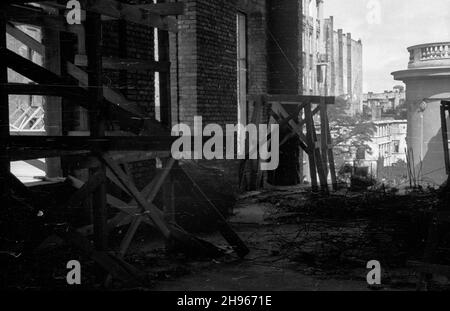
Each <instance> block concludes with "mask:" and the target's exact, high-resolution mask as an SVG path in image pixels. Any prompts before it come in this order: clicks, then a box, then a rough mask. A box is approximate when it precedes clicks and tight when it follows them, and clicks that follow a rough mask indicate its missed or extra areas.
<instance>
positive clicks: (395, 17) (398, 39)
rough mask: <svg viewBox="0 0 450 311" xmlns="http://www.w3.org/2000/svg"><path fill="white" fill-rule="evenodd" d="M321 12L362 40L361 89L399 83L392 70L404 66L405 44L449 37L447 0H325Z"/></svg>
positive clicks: (381, 88) (449, 2)
mask: <svg viewBox="0 0 450 311" xmlns="http://www.w3.org/2000/svg"><path fill="white" fill-rule="evenodd" d="M324 13H325V17H327V16H334V19H335V29H338V28H342V29H343V30H344V33H347V32H351V33H352V38H353V39H355V40H358V39H361V40H362V42H363V73H364V77H363V79H364V85H363V89H364V92H369V91H371V92H383V91H384V90H389V89H392V87H393V86H395V85H398V84H401V82H399V81H395V80H394V79H393V78H392V75H391V73H392V72H393V71H397V70H403V69H406V68H407V66H408V60H409V53H408V51H407V47H409V46H412V45H416V44H422V43H431V42H443V41H450V0H325V1H324Z"/></svg>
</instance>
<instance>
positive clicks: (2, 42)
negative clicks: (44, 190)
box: [0, 3, 10, 202]
mask: <svg viewBox="0 0 450 311" xmlns="http://www.w3.org/2000/svg"><path fill="white" fill-rule="evenodd" d="M6 23H7V16H6V12H5V4H4V3H1V4H0V51H5V50H7V43H6ZM2 54H3V53H2ZM7 64H8V62H7V60H6V59H5V58H3V57H0V139H7V138H8V137H9V134H10V133H9V98H8V93H7V92H6V89H5V87H6V84H7V83H8V68H7ZM9 160H10V159H9V155H8V152H7V149H6V146H5V145H0V198H1V199H2V202H4V199H6V198H7V197H8V195H9V193H10V181H9V176H10V175H9V173H10V162H9Z"/></svg>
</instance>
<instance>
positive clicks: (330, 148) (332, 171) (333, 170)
mask: <svg viewBox="0 0 450 311" xmlns="http://www.w3.org/2000/svg"><path fill="white" fill-rule="evenodd" d="M325 122H326V124H327V137H328V139H327V141H328V144H329V146H328V147H327V149H328V160H329V164H330V175H331V182H332V184H333V190H334V191H337V190H338V182H337V177H336V164H335V163H334V154H333V146H332V138H331V132H330V122H329V121H328V114H327V115H325Z"/></svg>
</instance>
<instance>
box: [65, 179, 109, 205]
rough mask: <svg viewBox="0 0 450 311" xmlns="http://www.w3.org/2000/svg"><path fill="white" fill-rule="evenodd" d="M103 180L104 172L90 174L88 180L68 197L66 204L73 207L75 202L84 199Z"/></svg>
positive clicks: (78, 202) (80, 201)
mask: <svg viewBox="0 0 450 311" xmlns="http://www.w3.org/2000/svg"><path fill="white" fill-rule="evenodd" d="M105 181H106V178H105V175H104V174H101V173H99V172H97V173H95V174H93V175H91V176H90V177H89V180H88V181H87V182H86V183H85V184H84V185H83V186H82V187H81V188H80V189H78V190H77V191H76V192H75V193H74V194H73V195H72V196H71V197H70V199H69V201H68V202H67V206H68V207H74V206H76V205H77V204H80V203H82V202H83V201H86V200H87V199H88V198H89V197H90V196H91V195H92V194H93V193H95V191H96V190H97V189H98V187H99V186H101V185H102V184H104V183H105Z"/></svg>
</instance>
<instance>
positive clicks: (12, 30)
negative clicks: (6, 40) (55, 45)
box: [6, 24, 45, 56]
mask: <svg viewBox="0 0 450 311" xmlns="http://www.w3.org/2000/svg"><path fill="white" fill-rule="evenodd" d="M6 32H7V33H8V34H9V35H11V36H13V37H14V38H16V39H17V40H19V41H20V42H22V43H23V44H25V45H26V46H27V47H28V48H30V49H31V50H33V51H35V52H37V53H38V54H40V55H42V56H43V55H45V46H44V45H43V44H42V43H41V42H39V41H37V40H36V39H34V38H33V37H31V36H29V35H27V34H26V33H25V32H23V31H22V30H20V29H19V28H17V27H16V26H14V25H13V24H7V25H6Z"/></svg>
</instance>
